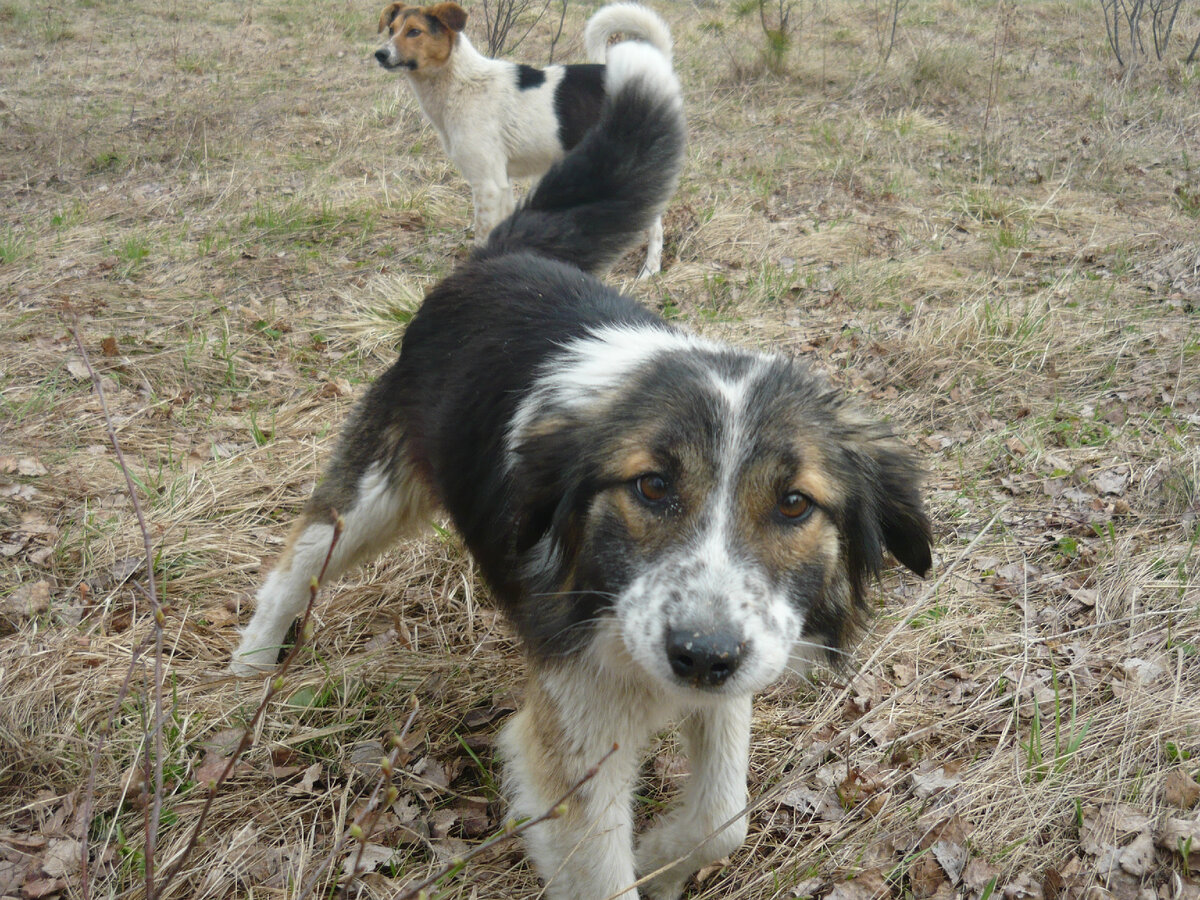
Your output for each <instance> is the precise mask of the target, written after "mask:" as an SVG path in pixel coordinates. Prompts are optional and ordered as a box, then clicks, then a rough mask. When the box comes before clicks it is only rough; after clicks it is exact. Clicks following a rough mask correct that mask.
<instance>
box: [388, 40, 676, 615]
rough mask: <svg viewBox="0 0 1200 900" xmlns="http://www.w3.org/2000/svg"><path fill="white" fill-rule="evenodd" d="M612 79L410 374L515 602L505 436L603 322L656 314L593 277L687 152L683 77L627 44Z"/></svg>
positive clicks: (421, 434) (640, 223)
mask: <svg viewBox="0 0 1200 900" xmlns="http://www.w3.org/2000/svg"><path fill="white" fill-rule="evenodd" d="M605 79H606V85H605V88H606V99H605V103H604V106H603V109H602V111H601V114H600V119H599V121H598V123H597V126H596V127H595V128H594V129H592V130H591V131H590V132H588V134H587V136H586V137H585V138H584V140H583V141H582V142H581V143H580V144H579V145H578V146H577V147H576V148H575V149H574V150H573V151H572V152H571V153H570V154H569V155H568V156H567V157H566V158H564V159H563V160H562V161H561V162H559V163H558V164H556V165H555V166H553V167H552V168H551V169H550V170H549V171H548V172H547V173H546V176H545V177H544V178H543V179H542V180H541V182H540V183H539V184H538V185H537V186H536V188H535V189H534V190H533V191H532V192H531V194H530V195H529V196H528V198H527V199H526V201H525V202H524V203H523V204H522V205H521V206H520V207H519V208H518V209H517V210H516V211H515V212H514V213H513V214H512V215H511V216H510V217H509V218H508V219H506V220H505V221H504V222H502V223H501V224H500V225H499V226H497V228H495V229H494V230H493V231H492V233H491V235H490V237H489V239H488V243H487V245H486V246H484V247H481V248H479V249H477V250H476V251H475V252H474V254H473V255H472V258H471V259H470V261H469V262H468V263H467V264H465V265H463V266H461V267H460V268H459V269H458V270H457V271H456V272H455V273H454V274H452V275H451V276H450V277H449V278H447V279H446V280H445V281H443V282H442V283H441V284H440V285H438V286H437V287H436V288H435V289H434V290H433V291H432V292H430V294H429V295H428V297H426V299H425V302H424V304H423V305H422V307H421V309H420V310H419V312H418V313H417V315H416V316H415V317H414V319H413V321H412V322H411V323H410V325H409V327H408V330H407V332H406V334H405V338H404V344H403V349H402V351H401V356H400V361H399V362H398V363H397V366H396V370H397V371H396V373H395V384H396V387H397V390H398V391H399V393H400V397H397V398H395V399H397V400H399V401H400V406H401V408H402V409H403V413H404V416H403V417H404V420H405V432H406V435H407V439H408V445H409V447H410V450H411V452H412V454H413V458H414V463H415V465H416V467H417V469H418V471H420V472H422V474H423V475H425V477H427V478H429V479H430V481H431V482H432V485H431V486H432V487H433V488H434V492H435V493H436V494H437V495H439V500H440V501H441V502H442V503H444V505H445V506H446V508H447V509H448V510H449V512H450V513H451V514H452V516H453V517H454V519H455V524H456V525H457V526H458V527H459V528H460V530H461V531H462V533H463V536H464V538H465V539H466V541H467V543H468V545H470V546H471V547H472V550H473V551H474V552H475V553H476V555H477V556H478V557H479V560H480V563H481V565H482V566H483V568H484V571H485V573H486V574H487V575H488V577H489V579H490V580H491V581H492V582H493V583H494V584H495V585H496V586H497V588H498V589H499V590H500V592H501V593H502V594H503V593H504V586H505V585H506V584H508V583H510V581H511V579H512V578H513V575H514V573H513V572H512V570H511V563H512V560H511V559H505V558H504V554H503V553H500V552H499V547H498V544H497V542H496V541H495V540H494V539H493V538H494V529H495V528H496V527H498V526H500V525H501V523H507V524H509V525H511V524H512V523H511V521H509V520H510V519H511V516H510V514H509V513H508V511H507V509H506V508H505V497H504V496H503V490H502V488H501V479H502V477H503V472H502V467H503V457H504V452H503V440H504V437H505V433H506V430H507V426H508V423H509V422H510V421H511V419H512V416H513V413H514V409H515V405H516V403H517V402H518V399H519V397H520V394H521V389H522V388H524V387H526V386H527V385H528V384H529V383H530V381H531V380H532V377H533V376H532V373H533V372H534V371H535V370H536V369H537V368H538V367H539V365H540V364H541V363H542V361H543V360H544V358H545V357H546V356H547V355H549V354H550V353H551V352H553V351H555V350H556V349H557V348H558V347H560V346H561V344H562V343H565V342H567V341H570V340H571V339H572V338H575V337H578V336H580V335H582V334H584V333H585V332H587V330H588V329H589V328H591V327H596V326H600V325H604V324H609V323H611V322H613V321H651V320H653V316H652V315H651V314H650V313H648V312H646V311H644V310H643V309H642V308H641V307H640V306H638V305H637V304H635V303H634V302H632V301H631V300H629V299H627V298H625V297H623V296H621V295H619V294H617V293H616V292H613V291H611V290H609V289H608V288H606V287H604V286H603V285H602V284H600V283H599V282H597V281H596V280H595V279H594V278H592V277H590V276H589V275H587V274H585V273H589V272H600V271H603V270H605V269H606V268H607V267H608V266H610V265H611V264H612V263H613V262H614V261H615V260H616V259H618V258H619V257H620V256H621V254H623V253H624V252H625V251H626V250H628V249H629V247H630V245H631V244H632V243H633V242H634V241H636V240H637V239H638V236H639V234H640V233H641V232H642V231H643V230H644V229H645V228H646V227H647V226H648V225H649V224H650V222H652V221H653V220H654V218H655V217H656V216H657V215H658V214H659V213H660V212H661V210H662V208H663V207H664V206H665V205H666V203H667V201H668V199H669V198H670V196H671V194H672V193H673V192H674V190H675V185H676V182H677V180H678V177H679V172H680V169H681V167H682V163H683V152H684V145H685V133H684V119H683V107H682V101H681V99H680V89H679V83H678V80H677V79H676V77H675V74H674V72H673V71H672V70H671V67H670V64H669V63H668V62H667V60H666V59H665V58H664V57H663V56H662V54H661V53H659V52H658V51H657V50H656V49H654V48H653V47H650V46H647V45H646V44H642V43H626V44H621V45H618V46H616V47H614V48H613V49H612V51H611V53H610V59H609V64H608V67H607V70H606V75H605ZM431 397H435V398H437V402H436V403H433V404H431V403H430V402H429V401H430V398H431ZM481 446H483V447H487V448H489V450H488V452H480V449H479V448H480V447H481ZM484 498H486V499H485V502H481V499H484ZM475 538H478V540H475ZM509 549H511V548H509Z"/></svg>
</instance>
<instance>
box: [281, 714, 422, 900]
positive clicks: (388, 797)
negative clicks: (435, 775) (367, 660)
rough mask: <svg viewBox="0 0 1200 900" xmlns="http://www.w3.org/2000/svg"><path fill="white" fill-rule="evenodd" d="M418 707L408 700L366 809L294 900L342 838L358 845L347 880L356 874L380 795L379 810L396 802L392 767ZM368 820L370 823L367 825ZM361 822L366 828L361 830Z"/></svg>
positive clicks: (316, 875)
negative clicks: (406, 711)
mask: <svg viewBox="0 0 1200 900" xmlns="http://www.w3.org/2000/svg"><path fill="white" fill-rule="evenodd" d="M418 709H420V705H419V704H418V702H417V697H416V695H415V694H414V695H413V698H412V712H410V713H409V714H408V719H407V720H406V721H405V722H404V726H403V727H402V728H401V729H400V730H399V731H398V732H397V733H396V734H394V735H392V752H391V753H390V754H388V756H387V758H385V759H384V760H383V765H382V766H380V769H381V771H380V774H379V781H377V782H376V784H375V790H374V791H372V792H371V798H370V799H369V800H368V801H367V806H366V808H365V809H363V810H362V811H361V812H360V813H359V814H358V815H357V816H355V817H354V821H353V822H352V823H351V824H350V827H349V828H347V829H345V830H344V831H343V832H342V834H341V836H339V837H338V839H337V841H336V842H335V843H334V845H333V849H332V850H330V851H329V853H328V854H327V855H326V856H325V859H323V860H322V861H321V864H320V865H319V866H317V867H316V870H315V871H314V872H313V874H312V875H310V876H309V877H308V880H307V881H305V882H304V886H303V887H302V888H301V889H300V893H299V894H297V895H296V898H295V900H304V898H305V897H307V896H308V895H309V894H310V893H312V889H313V888H314V887H315V886H316V883H317V879H318V878H320V877H321V873H322V872H324V871H325V870H326V869H327V868H328V867H329V865H330V864H331V863H332V862H333V861H334V860H335V859H336V858H337V855H338V853H339V852H341V849H342V847H344V846H345V844H346V836H347V835H349V836H350V837H352V838H354V839H355V840H357V841H358V852H357V853H356V854H355V857H354V866H353V867H352V868H351V870H350V877H351V878H353V877H354V876H356V875H357V874H358V872H359V866H361V864H362V855H363V851H364V850H365V849H366V846H367V841H368V839H370V837H371V833H372V832H373V831H374V830H375V826H376V825H377V824H378V823H379V816H380V814H381V813H382V812H383V807H381V806H380V804H379V797H380V793H381V792H382V794H383V797H384V804H383V806H391V805H392V804H393V803H395V802H396V799H397V797H398V796H399V792H398V791H397V790H396V788H395V787H394V786H393V785H392V772H393V771H395V768H396V764H397V763H398V762H399V761H400V753H401V751H402V749H403V746H404V738H405V736H406V735H407V734H408V730H409V729H410V728H412V723H413V720H414V719H416V717H417V710H418ZM368 818H369V819H370V821H369V822H368V821H367V820H368ZM364 822H365V823H366V826H367V827H366V828H365V829H364V828H363V824H364Z"/></svg>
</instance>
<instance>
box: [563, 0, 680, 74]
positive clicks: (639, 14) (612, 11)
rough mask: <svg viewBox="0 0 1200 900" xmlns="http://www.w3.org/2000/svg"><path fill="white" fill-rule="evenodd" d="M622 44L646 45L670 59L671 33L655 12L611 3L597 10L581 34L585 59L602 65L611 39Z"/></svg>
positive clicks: (639, 6) (644, 8)
mask: <svg viewBox="0 0 1200 900" xmlns="http://www.w3.org/2000/svg"><path fill="white" fill-rule="evenodd" d="M615 34H620V35H623V36H624V38H625V40H638V41H645V42H646V43H648V44H650V45H651V46H652V47H655V48H656V49H657V50H658V52H659V53H661V54H662V55H663V56H665V57H666V58H667V59H668V60H669V59H670V58H671V29H670V28H668V27H667V23H666V22H664V21H663V20H662V19H660V18H659V17H658V16H657V15H656V14H655V13H654V12H652V11H651V10H649V9H647V8H646V7H644V6H642V5H641V4H640V3H613V4H611V5H609V6H605V7H604V8H602V9H600V10H597V12H596V14H595V15H594V16H592V17H591V18H590V19H588V23H587V27H586V28H584V30H583V46H584V48H585V49H586V50H587V55H588V59H590V60H591V61H592V62H594V63H602V62H604V61H605V57H606V55H607V52H608V42H609V41H610V40H611V39H612V37H613V35H615Z"/></svg>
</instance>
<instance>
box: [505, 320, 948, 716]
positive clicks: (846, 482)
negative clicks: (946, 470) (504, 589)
mask: <svg viewBox="0 0 1200 900" xmlns="http://www.w3.org/2000/svg"><path fill="white" fill-rule="evenodd" d="M508 452H509V458H508V465H509V470H510V476H511V478H512V485H513V497H514V503H515V504H517V506H518V507H519V508H520V509H521V514H520V518H519V527H518V529H517V533H516V536H515V541H516V545H515V549H516V553H517V556H518V559H519V560H520V565H521V572H520V576H521V578H522V579H523V588H524V593H525V597H526V599H525V600H524V601H523V602H524V604H527V605H528V612H525V611H523V610H522V609H517V610H515V613H516V621H517V624H518V627H519V628H520V629H521V630H522V632H523V634H524V636H525V637H526V639H527V640H528V641H529V643H530V645H531V648H532V650H533V652H534V654H535V655H536V656H541V657H543V658H547V659H553V658H554V657H556V656H559V655H562V654H567V653H570V652H571V651H573V650H575V649H578V648H579V647H580V645H581V643H582V642H584V641H586V640H587V639H588V637H589V635H591V634H593V633H594V631H593V628H592V626H593V625H594V624H595V623H597V622H598V621H600V620H601V619H602V618H604V617H609V616H611V617H613V618H614V619H615V621H614V622H613V623H611V625H612V626H613V627H611V628H610V629H607V630H609V631H614V630H615V631H616V632H618V633H619V634H620V637H621V644H623V648H624V651H626V652H627V653H628V655H629V656H630V657H632V659H633V660H634V662H635V663H636V664H637V665H638V666H639V667H640V668H641V669H642V670H644V672H645V673H646V674H647V675H649V676H650V678H651V679H652V680H653V682H655V683H658V684H660V685H661V686H662V687H663V688H664V689H667V690H684V691H692V692H695V691H700V692H709V693H720V694H724V693H746V692H751V691H755V690H758V689H760V688H762V687H765V686H766V685H768V684H770V683H771V682H772V681H774V680H775V679H776V678H778V677H779V676H780V675H781V674H782V673H783V672H784V670H785V669H786V668H788V667H789V665H795V664H797V663H799V662H801V661H803V660H805V659H806V658H811V657H813V656H814V655H817V654H818V653H819V652H820V651H821V650H822V649H823V650H825V651H826V652H829V653H836V652H837V651H838V650H839V649H840V648H841V647H842V646H843V645H844V643H845V642H846V640H847V638H848V636H849V635H850V634H851V633H852V630H853V626H855V625H856V624H857V623H859V622H860V621H861V619H862V618H863V616H864V613H865V611H866V610H867V608H868V606H869V602H868V598H867V587H868V584H869V582H870V579H871V578H872V576H874V575H875V574H877V573H878V570H879V567H880V565H881V561H882V554H883V550H884V548H887V549H888V550H890V551H891V552H892V554H893V555H894V556H895V557H896V558H897V559H898V560H899V561H900V562H902V563H903V564H904V565H905V566H907V567H908V568H910V569H912V570H913V571H915V572H917V573H918V574H922V575H923V574H925V572H926V571H927V570H928V569H929V566H930V563H931V558H930V543H931V531H930V524H929V520H928V518H927V517H926V515H925V512H924V509H923V505H922V501H921V496H920V491H919V488H920V482H921V474H920V470H919V467H918V466H917V464H916V461H915V459H914V457H913V456H912V454H911V453H910V452H909V451H908V450H907V449H906V448H905V447H904V446H903V445H902V444H901V443H900V442H899V441H897V440H896V439H895V438H893V437H892V436H891V433H890V431H889V430H888V429H887V428H886V427H884V426H882V425H880V424H879V423H877V422H874V421H872V420H870V419H868V418H867V417H865V416H864V415H863V414H862V413H861V412H859V411H858V410H857V409H856V408H855V407H854V406H853V405H852V404H850V403H848V402H847V401H846V400H844V399H843V398H841V397H839V396H838V395H837V394H836V393H835V392H834V391H833V390H832V389H831V388H830V387H829V385H828V384H826V383H825V382H824V381H823V380H822V379H819V378H817V377H815V376H813V375H812V374H810V373H809V372H808V371H807V370H806V369H804V368H803V367H802V366H801V365H799V364H797V363H795V362H793V361H791V360H789V359H787V358H784V357H781V356H767V355H762V354H756V353H749V352H745V351H741V350H737V349H734V348H731V347H727V346H724V345H719V344H713V343H709V342H706V341H702V340H700V339H697V338H693V337H689V336H687V335H683V334H680V333H677V332H674V331H669V330H667V329H666V328H664V327H661V326H649V327H647V326H629V327H619V328H608V329H605V330H602V331H598V332H595V333H594V334H593V335H592V336H591V337H590V338H588V339H584V340H581V341H578V342H576V343H575V344H573V345H571V346H569V347H567V348H566V349H565V351H564V352H563V354H562V355H561V356H559V357H557V358H556V359H555V360H554V361H553V364H552V365H551V366H548V367H547V368H546V369H545V370H543V372H542V374H541V376H540V378H539V381H538V383H537V386H536V388H535V390H534V391H533V392H531V394H530V395H529V396H528V397H527V398H526V400H525V401H524V403H523V404H522V405H521V407H520V408H519V409H518V412H517V414H516V416H515V417H514V421H513V426H512V429H511V431H510V435H509V443H508ZM814 650H815V651H816V652H813V651H814Z"/></svg>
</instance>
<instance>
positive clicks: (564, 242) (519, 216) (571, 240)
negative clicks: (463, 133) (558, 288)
mask: <svg viewBox="0 0 1200 900" xmlns="http://www.w3.org/2000/svg"><path fill="white" fill-rule="evenodd" d="M604 92H605V97H604V106H603V108H602V109H601V112H600V119H599V121H598V122H597V123H596V125H595V126H593V127H592V129H591V130H590V131H589V132H588V133H587V134H586V135H585V136H584V138H583V140H582V141H580V142H579V144H577V145H576V146H575V148H574V149H573V150H571V152H570V153H568V154H567V155H566V156H565V157H564V158H563V159H562V160H561V161H559V162H558V163H557V164H555V165H554V166H553V167H552V168H551V169H550V171H549V172H547V173H546V174H545V176H543V178H542V180H541V181H540V182H538V185H537V186H536V187H535V188H534V189H533V191H532V192H531V193H530V194H529V196H528V197H527V198H526V200H525V202H524V203H523V204H522V205H521V206H520V207H518V209H517V210H516V212H514V213H513V214H512V215H511V216H509V217H508V218H507V219H505V220H504V221H503V222H501V223H500V224H499V225H498V226H497V227H496V228H495V229H493V230H492V233H491V235H490V236H489V237H488V242H487V245H486V246H485V247H483V248H481V249H480V250H479V251H477V253H476V258H485V257H492V256H499V255H501V254H504V253H515V252H518V251H522V250H524V251H529V252H533V253H538V254H540V255H543V256H549V257H553V258H554V259H559V260H562V261H563V262H567V263H571V264H572V265H575V266H578V267H579V268H581V269H583V270H584V271H586V272H592V273H599V272H603V271H604V270H605V269H607V268H608V267H609V266H611V265H612V264H613V263H614V262H616V260H617V259H618V258H620V256H621V255H622V254H623V253H624V252H625V251H626V250H628V249H629V247H630V246H631V245H632V244H633V243H634V241H635V240H637V239H639V236H640V234H641V233H642V232H643V231H645V230H646V229H647V228H648V227H649V226H650V224H651V223H652V222H653V221H654V220H655V218H656V217H657V216H659V215H660V214H661V213H662V210H663V207H665V206H666V205H667V201H668V200H669V199H670V198H671V195H672V194H673V193H674V192H675V185H676V183H677V182H678V180H679V172H680V169H682V168H683V154H684V147H685V144H686V133H685V123H684V117H683V99H682V97H681V96H680V89H679V80H678V79H677V78H676V77H675V72H674V71H673V70H672V69H671V64H670V62H669V61H668V60H667V58H666V57H665V56H663V54H662V53H660V52H659V51H658V50H656V49H655V48H654V47H652V46H650V45H649V44H645V43H639V42H633V41H629V42H626V43H622V44H617V45H616V46H614V47H613V48H612V50H611V51H610V52H609V58H608V65H607V66H606V68H605V71H604Z"/></svg>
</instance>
